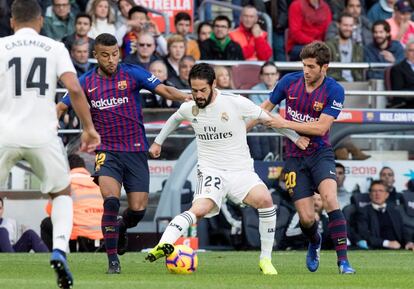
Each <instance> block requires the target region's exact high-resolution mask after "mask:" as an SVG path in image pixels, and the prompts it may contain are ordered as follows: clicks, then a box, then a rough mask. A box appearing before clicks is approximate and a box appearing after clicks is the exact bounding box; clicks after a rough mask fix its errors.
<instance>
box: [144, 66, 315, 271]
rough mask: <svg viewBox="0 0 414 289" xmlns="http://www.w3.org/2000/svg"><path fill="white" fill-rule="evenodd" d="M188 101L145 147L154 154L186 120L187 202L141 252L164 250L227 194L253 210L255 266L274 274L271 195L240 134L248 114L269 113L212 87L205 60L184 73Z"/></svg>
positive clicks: (154, 254)
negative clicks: (191, 145) (189, 152)
mask: <svg viewBox="0 0 414 289" xmlns="http://www.w3.org/2000/svg"><path fill="white" fill-rule="evenodd" d="M189 78H190V79H189V80H190V86H191V91H192V95H193V99H194V100H193V101H190V102H186V103H183V104H182V105H181V107H180V108H179V109H178V111H177V112H175V113H174V114H173V115H172V116H171V117H170V118H169V119H168V121H167V123H166V124H165V126H164V127H163V129H162V130H161V132H160V134H159V135H158V136H157V137H156V139H155V141H154V143H153V145H152V146H151V148H150V150H149V153H150V155H151V156H152V157H155V158H157V157H159V156H160V153H161V145H162V143H163V142H164V140H165V139H166V138H167V136H168V135H169V134H170V133H171V132H172V131H174V130H175V129H176V128H177V127H178V126H179V124H180V123H181V122H182V121H183V120H187V121H190V122H191V124H192V127H193V129H194V132H195V135H196V139H197V147H198V172H197V177H198V184H197V189H196V192H195V195H194V200H193V204H192V207H191V208H190V209H189V210H188V211H185V212H183V213H181V214H180V215H178V216H176V217H175V218H174V219H173V220H172V221H171V222H170V224H169V225H168V227H167V229H166V230H165V232H164V234H163V235H162V237H161V240H160V241H159V243H158V245H157V246H155V247H154V248H153V249H152V250H151V251H150V252H149V253H148V256H147V257H146V259H147V260H149V261H151V262H153V261H155V260H157V259H158V258H161V257H163V256H166V255H169V254H171V253H172V251H173V250H174V247H173V245H172V244H174V242H175V241H176V240H177V239H178V238H179V237H180V236H181V235H182V234H183V233H184V232H186V231H187V229H188V228H189V227H190V226H191V225H192V224H193V223H196V222H197V219H200V218H203V217H212V216H215V215H217V214H218V213H219V210H220V207H221V203H222V199H223V197H224V196H227V197H228V198H230V199H231V200H233V201H235V202H236V203H241V202H243V203H245V204H247V205H250V206H252V207H254V208H256V209H258V211H259V232H260V240H261V254H260V261H259V268H260V269H261V271H262V272H263V274H266V275H267V274H269V275H275V274H277V271H276V269H275V268H274V267H273V264H272V262H271V254H272V249H273V242H274V234H275V228H276V208H275V206H274V205H273V201H272V198H271V195H270V193H269V191H268V189H267V187H266V185H265V184H264V183H263V182H262V180H261V179H260V178H259V176H258V175H257V174H256V173H255V172H254V168H253V159H252V158H251V156H250V152H249V148H248V146H247V139H246V123H245V120H246V119H248V118H253V119H258V120H260V121H266V120H270V119H271V117H270V116H269V115H268V114H267V113H265V112H264V111H262V109H261V108H260V107H259V106H257V105H255V104H254V103H253V102H251V101H250V100H249V99H247V98H245V97H243V96H240V95H233V94H225V93H221V92H220V91H219V90H217V89H216V80H215V74H214V70H213V68H212V67H211V66H210V65H208V64H205V63H200V64H197V65H195V66H194V67H193V68H192V69H191V72H190V76H189ZM280 132H281V133H282V134H284V135H286V136H287V137H288V138H289V139H291V140H292V141H293V142H294V143H296V144H297V145H298V146H299V147H300V148H301V149H305V148H306V147H307V145H308V144H309V139H308V138H306V137H300V136H299V135H298V134H297V133H295V132H294V131H292V130H281V131H280Z"/></svg>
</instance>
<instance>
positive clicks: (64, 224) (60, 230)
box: [51, 196, 73, 252]
mask: <svg viewBox="0 0 414 289" xmlns="http://www.w3.org/2000/svg"><path fill="white" fill-rule="evenodd" d="M51 219H52V224H53V249H59V250H61V251H63V252H67V251H68V244H69V240H70V235H71V234H72V226H73V202H72V198H71V197H70V196H57V197H55V198H54V199H53V200H52V215H51Z"/></svg>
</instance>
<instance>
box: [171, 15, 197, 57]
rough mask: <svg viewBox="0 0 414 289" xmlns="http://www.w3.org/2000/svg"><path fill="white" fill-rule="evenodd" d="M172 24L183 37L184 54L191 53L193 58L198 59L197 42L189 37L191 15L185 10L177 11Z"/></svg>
mask: <svg viewBox="0 0 414 289" xmlns="http://www.w3.org/2000/svg"><path fill="white" fill-rule="evenodd" d="M174 26H175V31H176V32H177V34H179V35H181V36H183V37H184V39H185V46H186V52H185V54H186V55H191V56H192V57H194V59H195V60H199V59H200V49H199V48H198V43H197V41H195V40H194V39H192V38H191V37H190V29H191V16H190V14H188V13H187V12H179V13H177V14H176V15H175V18H174Z"/></svg>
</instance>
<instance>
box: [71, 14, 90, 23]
mask: <svg viewBox="0 0 414 289" xmlns="http://www.w3.org/2000/svg"><path fill="white" fill-rule="evenodd" d="M79 18H88V19H89V23H90V24H91V25H92V16H91V15H89V14H88V13H85V12H79V13H78V14H76V18H75V23H76V22H77V21H78V19H79Z"/></svg>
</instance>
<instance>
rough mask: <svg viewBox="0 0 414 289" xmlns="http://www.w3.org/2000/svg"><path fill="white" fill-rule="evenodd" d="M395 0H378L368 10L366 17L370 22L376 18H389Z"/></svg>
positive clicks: (375, 20) (376, 19)
mask: <svg viewBox="0 0 414 289" xmlns="http://www.w3.org/2000/svg"><path fill="white" fill-rule="evenodd" d="M396 1H397V0H379V1H378V2H377V3H375V4H374V5H373V6H372V7H371V9H369V11H368V14H367V16H368V19H369V20H371V22H372V23H374V22H377V21H378V20H386V19H388V18H391V16H392V12H393V10H394V9H393V7H394V4H395V2H396Z"/></svg>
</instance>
